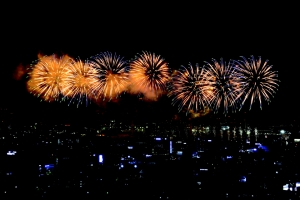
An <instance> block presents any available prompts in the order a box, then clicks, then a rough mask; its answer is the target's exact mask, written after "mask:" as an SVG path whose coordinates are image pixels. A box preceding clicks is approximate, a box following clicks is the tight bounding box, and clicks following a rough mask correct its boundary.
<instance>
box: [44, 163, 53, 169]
mask: <svg viewBox="0 0 300 200" xmlns="http://www.w3.org/2000/svg"><path fill="white" fill-rule="evenodd" d="M52 168H54V164H48V165H45V169H46V170H49V169H52Z"/></svg>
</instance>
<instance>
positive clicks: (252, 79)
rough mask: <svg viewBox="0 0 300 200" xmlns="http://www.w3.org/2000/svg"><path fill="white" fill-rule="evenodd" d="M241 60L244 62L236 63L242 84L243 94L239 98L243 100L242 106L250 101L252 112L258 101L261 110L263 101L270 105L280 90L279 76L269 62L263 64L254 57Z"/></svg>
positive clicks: (259, 58)
mask: <svg viewBox="0 0 300 200" xmlns="http://www.w3.org/2000/svg"><path fill="white" fill-rule="evenodd" d="M241 58H242V60H238V61H235V63H236V65H237V68H238V71H239V73H240V79H241V83H242V89H241V91H242V92H241V93H240V95H239V96H238V97H239V98H241V100H242V104H241V105H242V106H243V105H244V104H245V101H246V100H247V99H250V108H249V110H251V108H252V105H253V103H254V102H255V100H258V101H259V104H260V109H262V101H263V100H265V101H267V102H268V103H269V102H270V101H271V97H273V95H274V94H275V92H276V91H277V89H278V86H279V85H278V83H279V80H278V74H277V72H276V71H272V66H271V65H268V60H266V61H265V62H264V63H263V62H262V61H261V57H258V59H257V60H256V59H255V58H254V56H251V57H250V58H249V59H247V58H245V57H243V56H242V57H241ZM242 106H241V107H242Z"/></svg>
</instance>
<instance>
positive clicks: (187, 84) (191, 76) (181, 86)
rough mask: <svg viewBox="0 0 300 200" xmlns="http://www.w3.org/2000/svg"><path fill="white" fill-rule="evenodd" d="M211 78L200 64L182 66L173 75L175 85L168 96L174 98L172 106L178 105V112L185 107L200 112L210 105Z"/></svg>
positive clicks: (211, 95)
mask: <svg viewBox="0 0 300 200" xmlns="http://www.w3.org/2000/svg"><path fill="white" fill-rule="evenodd" d="M208 80H209V77H207V74H206V73H205V70H203V68H200V67H199V65H198V64H196V65H195V66H192V65H191V64H189V66H188V67H184V66H181V68H180V70H179V71H177V73H176V74H175V75H173V84H172V86H171V89H170V92H169V94H168V96H170V97H173V99H172V104H173V105H175V104H177V103H178V110H179V111H181V110H182V109H183V108H184V107H186V108H187V112H188V111H189V110H193V111H194V112H198V111H200V109H203V108H204V107H206V106H207V105H209V104H210V101H211V99H212V98H213V90H212V89H211V86H210V84H209V81H208Z"/></svg>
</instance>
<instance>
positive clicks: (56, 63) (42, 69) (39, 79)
mask: <svg viewBox="0 0 300 200" xmlns="http://www.w3.org/2000/svg"><path fill="white" fill-rule="evenodd" d="M71 61H72V59H71V58H70V57H69V56H67V55H64V56H62V57H60V58H57V56H55V55H52V56H44V57H41V58H40V59H39V60H38V62H37V63H36V64H34V65H31V68H32V71H31V72H30V73H29V77H30V79H29V81H28V82H27V89H28V91H29V92H30V93H33V94H34V95H36V96H38V97H41V98H42V99H44V100H45V101H57V100H59V97H60V95H61V76H62V74H63V73H64V71H65V69H66V66H67V65H68V64H69V63H70V62H71Z"/></svg>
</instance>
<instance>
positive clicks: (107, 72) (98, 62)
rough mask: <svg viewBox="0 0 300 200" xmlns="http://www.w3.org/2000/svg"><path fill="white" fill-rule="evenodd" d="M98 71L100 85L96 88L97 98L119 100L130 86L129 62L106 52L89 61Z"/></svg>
mask: <svg viewBox="0 0 300 200" xmlns="http://www.w3.org/2000/svg"><path fill="white" fill-rule="evenodd" d="M88 63H89V65H90V66H92V67H93V68H94V69H96V70H97V73H98V79H99V83H100V84H98V86H97V87H95V88H94V92H95V93H96V95H97V97H103V98H104V99H105V98H109V99H112V98H117V97H118V96H119V95H120V94H121V93H122V92H124V91H125V90H126V88H127V85H128V65H127V64H128V62H127V61H125V60H124V59H123V58H122V57H120V56H119V55H117V54H112V53H110V52H104V53H101V54H98V55H96V56H94V57H92V58H91V60H90V61H88Z"/></svg>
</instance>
